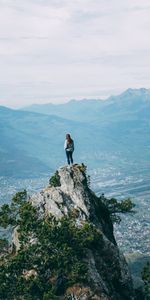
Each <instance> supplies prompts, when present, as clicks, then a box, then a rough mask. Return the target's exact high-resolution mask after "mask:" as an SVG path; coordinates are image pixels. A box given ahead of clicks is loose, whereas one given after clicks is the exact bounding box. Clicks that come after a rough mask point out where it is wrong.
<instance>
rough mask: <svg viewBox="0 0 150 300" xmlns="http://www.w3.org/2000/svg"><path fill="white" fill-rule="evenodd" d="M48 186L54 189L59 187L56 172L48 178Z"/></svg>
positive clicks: (58, 177)
mask: <svg viewBox="0 0 150 300" xmlns="http://www.w3.org/2000/svg"><path fill="white" fill-rule="evenodd" d="M49 184H50V185H51V186H54V187H57V186H61V184H60V176H59V173H58V171H56V172H55V174H54V175H53V176H52V177H51V178H50V180H49Z"/></svg>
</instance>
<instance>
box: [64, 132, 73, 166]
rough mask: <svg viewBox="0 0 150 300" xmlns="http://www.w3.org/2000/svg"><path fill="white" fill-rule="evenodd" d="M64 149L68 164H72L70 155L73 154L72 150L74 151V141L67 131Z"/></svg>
mask: <svg viewBox="0 0 150 300" xmlns="http://www.w3.org/2000/svg"><path fill="white" fill-rule="evenodd" d="M64 149H65V151H66V157H67V162H68V165H70V163H71V164H73V156H72V155H73V151H74V141H73V139H72V138H71V136H70V134H69V133H67V134H66V139H65V144H64Z"/></svg>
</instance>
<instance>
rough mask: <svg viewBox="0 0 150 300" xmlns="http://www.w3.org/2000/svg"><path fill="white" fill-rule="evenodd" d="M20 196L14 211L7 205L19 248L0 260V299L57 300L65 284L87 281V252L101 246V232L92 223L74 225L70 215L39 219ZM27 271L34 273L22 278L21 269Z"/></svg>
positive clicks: (73, 219)
mask: <svg viewBox="0 0 150 300" xmlns="http://www.w3.org/2000/svg"><path fill="white" fill-rule="evenodd" d="M22 197H23V195H21V194H20V199H19V201H17V206H16V212H15V210H14V205H13V212H11V208H12V205H10V206H9V209H8V207H7V211H8V212H9V215H11V213H13V216H14V223H15V224H16V225H19V239H20V243H21V248H20V250H19V251H18V253H16V254H15V255H14V253H13V254H10V255H9V256H8V257H7V260H6V259H5V260H3V259H1V261H0V265H1V268H0V299H8V300H9V299H11V300H13V299H25V300H26V299H27V300H30V299H32V300H34V299H36V300H43V299H45V300H46V299H54V300H57V299H59V297H60V296H61V295H64V294H65V291H66V289H67V288H68V287H69V286H71V285H73V284H75V283H78V282H80V283H85V282H88V276H87V263H86V258H87V253H88V250H89V249H95V248H96V247H99V246H100V245H102V243H103V240H102V235H101V233H100V232H99V231H98V230H97V229H96V228H95V226H94V225H92V224H89V223H86V222H85V223H84V224H83V225H82V226H77V225H76V219H75V218H74V217H73V215H70V216H65V217H63V218H62V219H61V220H56V218H54V217H53V216H49V217H45V218H44V217H43V218H39V217H38V211H37V210H36V209H35V208H34V207H32V205H31V203H29V202H28V201H25V199H24V200H23V199H22ZM21 199H22V200H23V201H21ZM13 203H14V202H13ZM18 203H19V204H18ZM15 216H16V219H15ZM10 222H11V220H10ZM31 237H32V239H33V240H34V242H33V243H30V238H31ZM29 270H34V272H35V273H34V275H32V276H31V277H29V278H26V277H25V275H24V274H25V273H24V272H27V273H28V271H29ZM35 274H36V275H35Z"/></svg>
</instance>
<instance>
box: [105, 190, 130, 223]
mask: <svg viewBox="0 0 150 300" xmlns="http://www.w3.org/2000/svg"><path fill="white" fill-rule="evenodd" d="M100 200H101V201H102V202H103V203H104V204H105V205H106V207H107V209H108V211H109V213H110V217H111V220H112V222H113V223H120V221H121V218H120V214H121V213H123V214H126V213H134V211H133V208H134V207H135V204H134V203H133V202H132V200H131V199H130V198H127V199H125V200H122V201H120V202H119V201H118V200H117V199H115V198H111V199H107V198H105V197H104V194H102V195H101V196H100Z"/></svg>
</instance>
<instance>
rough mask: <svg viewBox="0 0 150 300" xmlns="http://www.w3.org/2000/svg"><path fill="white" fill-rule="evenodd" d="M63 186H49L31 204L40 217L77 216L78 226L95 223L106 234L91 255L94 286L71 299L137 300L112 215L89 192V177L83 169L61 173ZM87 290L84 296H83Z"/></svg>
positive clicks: (63, 168)
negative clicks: (115, 233) (118, 245)
mask: <svg viewBox="0 0 150 300" xmlns="http://www.w3.org/2000/svg"><path fill="white" fill-rule="evenodd" d="M58 175H59V180H60V183H59V186H57V187H54V186H48V187H47V188H46V189H43V190H42V191H41V192H39V193H36V194H34V195H33V196H32V197H31V198H30V201H31V203H32V205H33V206H36V207H37V208H38V210H39V214H41V215H43V214H44V215H48V214H52V215H54V216H55V217H56V218H61V217H62V216H64V215H66V214H68V213H69V212H74V213H75V212H77V215H76V218H77V224H79V226H81V225H82V223H83V222H85V221H88V222H91V223H93V224H94V225H95V226H96V227H97V228H98V229H99V230H100V231H101V234H102V246H101V247H99V248H98V249H95V250H93V251H89V252H88V253H87V257H86V258H85V259H86V261H87V265H88V276H89V282H91V285H90V286H88V283H87V286H86V287H85V286H83V287H81V286H80V290H81V293H79V289H76V288H74V287H72V290H73V291H74V292H72V294H70V298H68V299H70V300H71V299H76V300H79V299H80V300H88V299H93V300H94V299H100V300H131V299H134V296H133V288H132V281H131V277H130V274H129V270H128V266H127V264H126V261H125V259H124V257H123V255H122V254H120V252H119V249H118V247H117V244H116V241H115V238H114V235H113V225H112V222H111V219H110V215H109V212H108V210H107V208H106V207H105V205H104V204H103V203H102V202H101V200H100V199H99V198H98V197H97V196H96V195H95V194H94V193H93V192H92V191H91V190H90V189H89V187H88V182H87V177H86V174H85V172H84V170H83V167H82V166H80V165H74V166H73V167H71V168H68V167H62V168H60V169H59V170H58ZM83 290H84V292H83Z"/></svg>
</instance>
